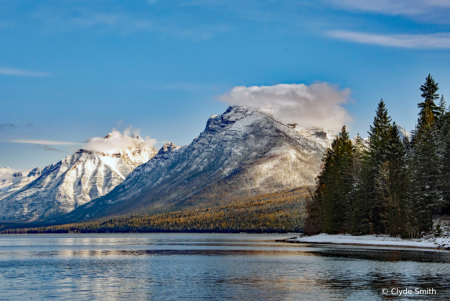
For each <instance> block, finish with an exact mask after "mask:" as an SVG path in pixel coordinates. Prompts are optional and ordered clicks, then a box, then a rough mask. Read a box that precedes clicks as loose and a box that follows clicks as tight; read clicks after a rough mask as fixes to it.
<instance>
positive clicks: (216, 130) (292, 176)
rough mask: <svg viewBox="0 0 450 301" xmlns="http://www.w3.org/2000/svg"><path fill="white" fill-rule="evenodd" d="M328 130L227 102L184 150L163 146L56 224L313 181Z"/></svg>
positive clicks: (223, 199)
mask: <svg viewBox="0 0 450 301" xmlns="http://www.w3.org/2000/svg"><path fill="white" fill-rule="evenodd" d="M334 137H335V136H334V134H333V133H332V132H331V131H327V130H321V129H309V130H307V129H305V128H302V127H300V126H298V125H296V124H283V123H282V122H280V121H278V120H276V119H274V118H273V117H272V116H271V115H269V114H266V113H264V112H263V111H261V110H258V109H256V108H251V107H245V106H231V107H229V108H228V109H227V110H226V111H225V113H223V114H222V115H213V116H211V117H210V118H209V120H208V121H207V123H206V128H205V130H204V131H203V132H202V133H201V134H200V136H198V137H197V138H195V139H194V140H193V141H192V143H191V144H189V145H187V146H183V147H179V146H176V145H174V144H172V143H169V144H166V145H165V146H163V148H161V150H159V152H158V154H157V155H156V156H155V157H153V158H152V159H151V160H150V161H148V162H147V163H145V164H143V165H141V166H139V167H138V168H136V169H135V170H134V171H133V172H132V173H131V174H130V175H129V176H128V177H127V179H126V180H125V181H124V182H123V183H121V184H120V185H118V186H117V187H116V188H114V189H113V190H112V191H111V192H110V193H109V194H107V195H105V196H103V197H101V198H98V199H96V200H94V201H92V202H90V203H89V204H86V205H84V206H80V207H79V208H77V209H76V210H74V211H73V212H71V213H69V214H67V215H65V216H64V217H63V219H60V220H59V222H63V221H65V222H69V221H82V220H86V219H93V218H99V217H105V216H113V215H121V214H126V213H158V212H167V211H169V210H175V209H183V208H189V207H205V206H210V205H219V204H226V203H227V202H230V201H232V200H233V199H236V198H242V197H250V196H253V195H261V194H264V193H270V192H275V191H280V190H283V189H289V188H295V187H300V186H304V185H311V184H314V183H315V177H316V176H317V175H318V174H319V172H320V166H321V160H322V156H323V154H324V152H325V150H326V148H327V147H329V146H330V144H331V142H332V140H333V139H334Z"/></svg>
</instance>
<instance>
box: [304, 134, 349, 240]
mask: <svg viewBox="0 0 450 301" xmlns="http://www.w3.org/2000/svg"><path fill="white" fill-rule="evenodd" d="M354 153H355V149H354V146H353V143H352V141H351V140H350V139H349V136H348V132H347V130H346V127H345V126H344V127H343V128H342V131H341V132H340V133H339V135H338V137H337V138H336V139H335V140H334V141H333V143H332V144H331V148H330V149H328V150H327V152H326V153H325V155H324V159H323V162H324V164H323V169H322V172H321V173H320V175H319V176H318V177H317V182H318V183H317V190H316V193H315V195H314V200H313V201H312V203H311V204H309V205H308V208H307V209H308V210H309V213H310V214H311V218H309V219H308V221H307V226H306V227H307V228H308V229H312V230H311V231H310V232H315V230H316V229H317V227H316V225H318V224H319V223H318V222H317V216H319V212H320V216H321V218H322V222H323V231H324V232H326V233H330V234H333V233H339V232H349V231H350V229H351V214H350V213H351V207H352V189H353V179H354V178H353V174H352V167H353V163H354V162H353V158H354ZM317 207H320V208H321V209H320V210H317Z"/></svg>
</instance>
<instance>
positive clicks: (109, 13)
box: [33, 1, 230, 40]
mask: <svg viewBox="0 0 450 301" xmlns="http://www.w3.org/2000/svg"><path fill="white" fill-rule="evenodd" d="M148 3H149V4H151V5H157V4H158V3H159V2H158V1H149V2H148ZM175 7H176V6H175ZM33 17H34V18H36V19H38V20H40V21H41V22H42V25H43V28H44V30H45V31H48V32H55V31H63V32H64V31H73V30H80V29H94V30H96V31H97V32H98V33H117V34H121V35H131V34H134V33H138V32H157V33H161V34H164V35H167V36H171V37H174V38H181V39H190V40H206V39H209V38H211V37H213V36H215V35H216V34H219V33H223V32H228V31H229V30H230V26H228V25H226V24H210V23H207V24H206V23H203V22H200V21H199V20H198V19H195V18H193V17H192V16H190V15H189V14H186V13H184V12H180V11H176V10H175V11H173V12H171V13H170V14H168V15H166V16H164V17H161V16H160V15H156V14H154V13H152V10H143V11H133V10H129V9H127V8H126V7H124V6H120V5H112V6H109V7H107V6H102V5H89V6H80V5H76V4H67V3H66V4H64V3H63V4H60V7H59V9H58V10H57V11H55V10H54V7H53V6H52V7H45V6H43V7H41V9H40V10H38V11H36V12H34V13H33Z"/></svg>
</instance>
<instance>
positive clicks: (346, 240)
mask: <svg viewBox="0 0 450 301" xmlns="http://www.w3.org/2000/svg"><path fill="white" fill-rule="evenodd" d="M283 242H288V243H307V244H334V245H347V246H368V247H399V248H408V249H434V250H450V238H448V237H437V238H436V237H429V238H420V239H401V238H397V237H390V236H388V235H361V236H352V235H349V234H332V235H331V234H323V233H322V234H318V235H312V236H303V237H291V238H287V239H285V240H283Z"/></svg>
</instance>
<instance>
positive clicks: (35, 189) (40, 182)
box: [0, 135, 156, 221]
mask: <svg viewBox="0 0 450 301" xmlns="http://www.w3.org/2000/svg"><path fill="white" fill-rule="evenodd" d="M109 137H110V135H108V136H106V137H105V139H108V138H109ZM136 139H140V138H139V137H138V138H136ZM155 154H156V149H154V148H153V147H144V146H142V147H141V145H139V144H137V146H136V147H128V148H124V149H121V150H120V151H118V152H113V153H104V152H96V151H91V150H84V149H80V150H79V151H77V152H76V153H74V154H73V155H71V156H67V157H66V158H64V159H63V160H61V161H59V162H58V163H55V164H51V165H48V166H47V167H45V168H44V169H43V170H42V172H41V175H40V176H38V174H39V172H40V171H38V170H32V171H31V172H30V174H29V175H33V177H38V178H37V179H36V180H34V181H32V182H31V183H29V184H28V185H26V186H25V187H23V188H22V189H20V190H19V191H16V192H14V193H12V194H11V195H10V196H8V197H6V198H4V199H3V200H1V201H0V221H35V220H42V219H44V218H47V217H50V216H52V217H54V216H57V215H59V214H64V213H68V212H70V211H72V210H74V209H75V208H77V207H79V206H81V205H83V204H86V203H89V202H90V201H91V200H93V199H96V198H98V197H101V196H103V195H105V194H107V193H108V192H110V191H111V190H112V189H113V188H114V187H116V186H117V185H119V184H120V183H122V181H123V180H124V179H125V178H126V177H127V176H128V175H129V174H130V173H131V172H132V171H133V170H134V169H135V168H136V167H138V166H139V165H141V164H143V163H145V162H147V161H148V160H150V159H151V158H152V157H153V156H154V155H155Z"/></svg>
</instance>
